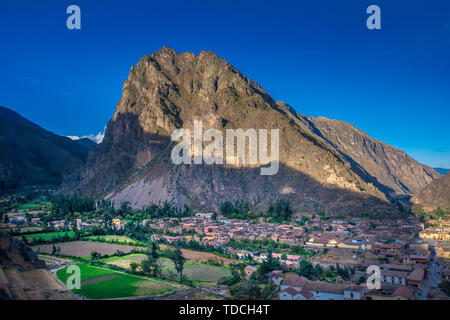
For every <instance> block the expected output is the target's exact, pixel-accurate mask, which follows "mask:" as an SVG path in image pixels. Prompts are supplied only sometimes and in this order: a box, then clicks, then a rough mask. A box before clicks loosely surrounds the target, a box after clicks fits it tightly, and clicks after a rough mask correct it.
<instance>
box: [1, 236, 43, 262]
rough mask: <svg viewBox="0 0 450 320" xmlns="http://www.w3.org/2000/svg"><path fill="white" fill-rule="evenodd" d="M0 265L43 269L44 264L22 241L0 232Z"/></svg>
mask: <svg viewBox="0 0 450 320" xmlns="http://www.w3.org/2000/svg"><path fill="white" fill-rule="evenodd" d="M0 265H1V266H11V267H19V268H21V269H35V268H45V262H44V261H42V260H39V259H38V257H37V254H36V253H35V252H34V251H33V250H31V249H30V247H28V246H27V245H26V244H25V243H24V242H23V241H20V240H18V239H16V238H15V237H13V236H11V235H9V234H7V233H5V232H2V231H0Z"/></svg>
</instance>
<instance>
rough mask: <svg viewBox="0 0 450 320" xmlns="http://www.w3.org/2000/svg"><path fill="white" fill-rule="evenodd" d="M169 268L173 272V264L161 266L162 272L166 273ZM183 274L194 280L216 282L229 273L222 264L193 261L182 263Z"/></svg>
mask: <svg viewBox="0 0 450 320" xmlns="http://www.w3.org/2000/svg"><path fill="white" fill-rule="evenodd" d="M169 270H170V271H171V272H175V269H174V267H173V266H169V267H166V268H163V274H166V275H167V274H168V272H169ZM183 275H185V276H186V277H188V278H189V279H191V280H194V281H201V282H217V281H218V280H220V279H221V278H222V277H227V276H230V275H231V272H230V270H229V269H228V268H227V267H223V266H212V265H207V264H202V263H196V262H193V261H187V262H186V263H185V264H184V269H183Z"/></svg>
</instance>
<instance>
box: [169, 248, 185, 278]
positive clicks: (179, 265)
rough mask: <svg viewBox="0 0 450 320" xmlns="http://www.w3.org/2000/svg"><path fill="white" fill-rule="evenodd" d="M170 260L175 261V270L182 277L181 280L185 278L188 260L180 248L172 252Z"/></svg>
mask: <svg viewBox="0 0 450 320" xmlns="http://www.w3.org/2000/svg"><path fill="white" fill-rule="evenodd" d="M169 258H170V260H172V261H173V264H174V265H175V270H176V271H177V272H178V274H179V275H180V280H181V279H182V276H183V268H184V263H185V262H186V258H185V257H184V256H183V253H182V252H181V250H180V248H176V249H175V250H174V251H172V252H171V254H170V256H169Z"/></svg>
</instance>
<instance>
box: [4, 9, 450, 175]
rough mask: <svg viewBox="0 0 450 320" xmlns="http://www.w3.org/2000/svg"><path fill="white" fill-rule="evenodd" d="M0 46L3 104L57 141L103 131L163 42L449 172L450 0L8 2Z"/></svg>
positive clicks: (305, 110) (300, 107)
mask: <svg viewBox="0 0 450 320" xmlns="http://www.w3.org/2000/svg"><path fill="white" fill-rule="evenodd" d="M70 4H77V5H79V6H80V7H81V27H82V29H81V30H74V31H73V30H72V31H70V30H68V29H67V28H66V18H67V16H68V15H67V14H66V8H67V6H68V5H70ZM370 4H377V5H379V6H380V8H381V19H382V22H381V24H382V25H381V27H382V29H381V30H368V29H367V28H366V23H365V21H366V18H367V16H368V15H367V14H366V12H365V11H366V8H367V7H368V6H369V5H370ZM0 41H1V48H0V49H1V50H0V70H1V72H0V105H4V106H5V107H9V108H11V109H13V110H16V111H18V112H19V113H21V114H22V115H24V116H25V117H27V118H29V119H30V120H32V121H34V122H36V123H38V124H39V125H41V126H43V127H44V128H46V129H48V130H51V131H53V132H55V133H58V134H61V135H78V136H83V135H87V134H96V133H98V132H99V131H103V128H104V126H105V125H106V124H107V122H108V120H109V119H110V118H111V116H112V115H113V113H114V110H115V107H116V104H117V101H118V100H119V98H120V96H121V90H122V84H123V82H124V81H125V79H126V78H127V76H128V72H129V70H130V67H131V65H134V64H136V62H137V61H138V59H139V57H141V56H142V55H144V54H151V53H152V52H154V51H156V50H158V49H160V48H161V47H162V46H164V45H167V46H170V47H172V48H174V49H175V50H177V51H178V52H184V51H192V52H195V53H199V52H200V51H201V50H212V51H214V52H216V53H217V54H218V55H219V56H221V57H222V58H224V59H226V60H227V61H229V62H230V63H231V64H233V65H234V66H235V67H236V68H237V69H239V70H240V71H241V72H243V73H244V74H246V75H247V76H248V77H250V78H252V79H253V80H255V81H257V82H259V83H260V84H261V85H262V87H263V88H264V89H265V90H266V91H268V92H269V93H270V94H271V95H272V96H273V97H274V98H275V99H276V100H283V101H286V102H287V103H289V104H291V105H292V106H294V107H295V108H296V109H297V110H298V111H299V112H301V113H303V114H305V115H312V116H325V117H328V118H333V119H340V120H344V121H347V122H350V123H352V124H353V125H355V126H357V127H358V128H360V129H362V130H364V131H366V132H367V133H369V134H370V135H371V136H372V137H374V138H376V139H379V140H381V141H384V142H386V143H389V144H391V145H393V146H395V147H398V148H400V149H403V150H405V151H406V152H407V153H408V154H410V155H412V156H413V157H415V158H416V159H418V160H419V161H421V162H424V163H426V164H429V165H432V166H441V167H447V168H450V139H449V136H450V135H449V127H450V126H449V120H450V111H449V109H450V1H447V0H428V1H414V0H409V1H402V0H389V1H381V0H370V1H366V0H333V1H331V0H321V1H300V0H297V1H282V0H277V1H273V2H272V3H270V2H268V1H245V0H240V1H225V2H221V1H151V0H149V1H132V0H130V1H112V0H109V1H102V0H95V1H93V0H91V1H79V0H73V1H70V2H69V1H61V0H59V1H56V0H55V1H22V0H14V1H10V0H2V1H1V3H0Z"/></svg>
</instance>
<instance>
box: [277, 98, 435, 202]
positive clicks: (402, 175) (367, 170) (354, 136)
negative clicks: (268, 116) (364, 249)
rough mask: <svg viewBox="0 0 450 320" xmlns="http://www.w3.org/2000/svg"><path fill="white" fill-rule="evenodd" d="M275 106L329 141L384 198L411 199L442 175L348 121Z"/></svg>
mask: <svg viewBox="0 0 450 320" xmlns="http://www.w3.org/2000/svg"><path fill="white" fill-rule="evenodd" d="M278 105H279V106H280V108H283V109H284V110H287V111H288V112H289V113H291V114H292V116H293V118H295V120H296V121H297V123H298V124H299V125H300V126H302V127H303V128H305V129H306V130H309V131H310V132H311V133H312V134H316V135H318V136H320V137H322V138H323V139H324V140H325V141H326V142H328V143H329V144H330V145H331V146H332V147H333V148H335V149H336V150H337V152H339V153H340V154H341V155H342V156H343V157H344V158H345V159H346V160H347V161H349V163H351V165H352V168H353V170H354V171H355V172H357V173H358V174H359V175H360V176H361V177H362V178H364V180H365V181H366V182H369V183H372V184H373V185H375V186H376V187H377V188H378V189H379V190H381V191H382V192H383V193H385V194H386V196H387V197H390V198H391V197H392V198H393V197H396V196H404V195H407V196H411V195H412V194H414V193H416V192H418V191H419V190H421V189H423V188H424V187H425V186H426V185H427V184H429V183H430V182H431V181H432V180H433V179H436V178H438V177H440V176H441V174H440V173H439V172H437V171H436V170H434V169H433V168H431V167H428V166H426V165H423V164H421V163H419V162H417V161H416V160H414V159H413V158H411V157H409V156H408V155H407V154H406V153H405V152H403V151H401V150H399V149H397V148H394V147H392V146H390V145H388V144H386V143H384V142H381V141H378V140H376V139H374V138H372V137H370V136H369V135H368V134H367V133H366V132H364V131H362V130H360V129H358V128H356V127H354V126H352V125H351V124H349V123H347V122H344V121H339V120H331V119H327V118H325V117H318V118H314V117H307V116H303V115H302V114H300V113H298V112H297V111H295V110H294V109H293V108H292V107H290V106H289V105H287V104H286V103H284V102H278Z"/></svg>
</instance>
